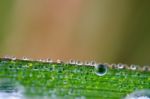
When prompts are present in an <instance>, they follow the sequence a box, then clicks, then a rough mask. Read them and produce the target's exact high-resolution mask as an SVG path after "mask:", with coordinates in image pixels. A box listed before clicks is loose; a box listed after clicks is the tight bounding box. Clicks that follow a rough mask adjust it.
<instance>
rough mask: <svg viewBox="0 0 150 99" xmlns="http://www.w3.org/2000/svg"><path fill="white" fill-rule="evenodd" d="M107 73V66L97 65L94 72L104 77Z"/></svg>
mask: <svg viewBox="0 0 150 99" xmlns="http://www.w3.org/2000/svg"><path fill="white" fill-rule="evenodd" d="M107 71H108V68H107V65H104V64H98V65H96V66H95V72H96V74H97V75H98V76H104V75H105V74H106V73H107Z"/></svg>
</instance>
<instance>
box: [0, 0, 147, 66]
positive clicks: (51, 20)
mask: <svg viewBox="0 0 150 99" xmlns="http://www.w3.org/2000/svg"><path fill="white" fill-rule="evenodd" d="M4 55H10V56H11V55H13V56H17V57H19V58H20V57H23V56H27V57H31V58H42V59H43V58H49V57H50V58H52V59H54V60H55V59H62V60H69V59H77V60H81V61H85V60H95V61H97V62H108V63H127V64H140V65H148V64H150V0H0V56H1V57H2V56H4Z"/></svg>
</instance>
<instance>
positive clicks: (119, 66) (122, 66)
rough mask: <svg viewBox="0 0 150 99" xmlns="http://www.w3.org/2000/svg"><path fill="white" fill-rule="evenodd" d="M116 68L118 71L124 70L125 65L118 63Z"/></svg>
mask: <svg viewBox="0 0 150 99" xmlns="http://www.w3.org/2000/svg"><path fill="white" fill-rule="evenodd" d="M117 67H118V69H124V68H125V65H124V64H121V63H119V64H118V65H117Z"/></svg>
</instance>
